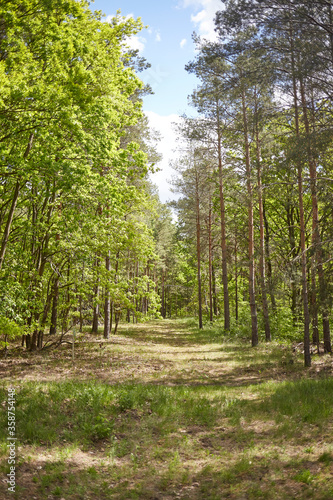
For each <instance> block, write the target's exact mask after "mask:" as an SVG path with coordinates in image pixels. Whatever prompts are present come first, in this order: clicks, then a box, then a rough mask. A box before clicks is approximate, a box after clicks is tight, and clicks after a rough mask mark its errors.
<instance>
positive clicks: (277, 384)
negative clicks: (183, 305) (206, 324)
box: [0, 320, 333, 500]
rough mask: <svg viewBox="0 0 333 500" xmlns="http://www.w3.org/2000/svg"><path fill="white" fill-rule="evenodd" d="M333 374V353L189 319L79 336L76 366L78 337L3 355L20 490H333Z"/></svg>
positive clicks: (292, 493) (130, 494)
mask: <svg viewBox="0 0 333 500" xmlns="http://www.w3.org/2000/svg"><path fill="white" fill-rule="evenodd" d="M331 375H332V358H331V357H329V356H325V357H320V358H319V357H317V358H314V359H313V367H312V368H311V370H308V371H305V370H304V369H303V360H302V356H301V354H299V353H297V352H292V349H291V348H290V347H283V346H279V345H274V344H272V345H265V344H263V345H260V346H259V347H258V348H256V349H252V348H251V347H250V345H249V343H248V342H245V341H239V340H238V341H231V340H230V339H229V340H228V339H225V338H224V339H223V338H222V337H221V333H220V332H219V331H218V329H215V330H214V329H207V330H204V331H203V332H199V331H198V330H197V329H196V328H195V327H194V326H193V323H192V322H189V321H185V320H184V321H169V320H166V321H159V322H153V323H149V324H145V325H129V326H127V325H122V326H121V328H120V330H119V334H118V335H117V336H113V337H111V338H110V340H108V341H105V340H103V339H101V338H96V337H94V336H91V335H89V334H87V333H86V334H81V335H80V336H79V337H78V342H77V343H76V345H75V362H74V363H73V361H72V347H71V345H70V344H64V345H63V346H62V347H61V348H59V349H57V350H52V349H46V350H45V351H42V352H40V353H37V354H29V353H26V352H24V351H23V350H22V349H21V348H19V347H18V348H17V349H16V350H15V351H11V352H10V353H9V356H8V358H7V359H1V360H0V376H1V378H2V382H3V387H4V390H2V396H3V403H2V408H3V409H4V410H6V401H5V400H6V388H7V387H8V385H9V384H12V385H14V386H15V388H16V390H17V398H18V401H17V405H18V410H17V433H18V449H17V455H18V458H17V463H16V467H17V490H16V497H14V498H19V499H20V500H21V499H23V500H25V499H29V500H30V499H34V498H35V499H38V500H39V499H56V498H58V499H59V498H64V499H66V500H74V499H75V500H76V499H84V500H86V499H90V498H91V499H92V498H94V499H95V498H101V499H104V498H105V499H109V498H110V499H111V498H112V499H123V500H128V499H130V498H138V499H145V500H146V499H147V500H149V499H158V500H159V499H163V500H164V499H165V500H167V499H171V498H181V499H189V500H192V499H193V500H197V499H198V500H210V499H211V500H213V499H216V500H217V499H218V500H219V499H222V498H231V499H235V500H238V499H242V498H244V499H247V498H248V499H252V498H273V499H274V498H275V499H277V500H279V499H283V498H286V499H288V500H289V499H290V498H315V499H318V500H324V499H333V469H332V464H333V446H332V408H333V400H332V398H333V396H332V394H333V385H331V382H332V378H331ZM1 425H2V426H3V428H4V429H5V428H6V411H4V412H3V413H2V420H1ZM1 443H2V448H1V450H2V465H1V467H2V471H3V473H4V476H3V477H4V480H3V482H2V485H1V486H0V496H1V495H2V496H1V498H2V497H3V496H4V495H7V492H6V486H7V485H6V484H5V482H4V481H5V476H6V472H7V469H8V463H7V461H8V456H7V455H8V450H7V448H6V436H5V435H4V437H3V441H2V442H1ZM7 496H8V495H7ZM7 496H4V498H7ZM8 498H9V497H8ZM10 498H13V496H11V497H10Z"/></svg>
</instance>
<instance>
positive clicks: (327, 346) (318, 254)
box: [299, 76, 332, 352]
mask: <svg viewBox="0 0 333 500" xmlns="http://www.w3.org/2000/svg"><path fill="white" fill-rule="evenodd" d="M299 82H300V92H301V100H302V109H303V121H304V126H305V132H306V135H307V154H308V162H309V172H310V188H311V202H312V245H313V247H314V257H313V260H314V261H315V262H316V263H317V271H318V278H319V287H320V298H321V299H322V303H321V304H320V306H321V311H322V316H323V334H324V350H325V352H332V346H331V338H330V337H331V336H330V327H329V319H328V318H329V312H328V310H327V307H326V300H325V299H326V293H327V292H326V290H327V287H326V282H325V275H324V270H323V257H322V242H321V238H320V228H319V211H318V195H317V165H316V162H315V159H314V154H313V148H312V144H311V142H310V141H311V130H310V123H309V119H308V110H307V106H306V96H305V88H304V83H303V79H302V77H301V76H300V78H299ZM315 271H316V266H315V265H314V266H313V268H312V272H313V273H315ZM315 283H316V280H315V276H314V277H313V278H312V290H311V293H312V301H311V302H312V303H313V306H314V307H313V308H312V322H313V329H314V332H313V335H314V336H315V338H316V340H317V342H318V341H319V340H318V339H317V336H318V333H316V329H317V332H318V317H317V304H316V286H315Z"/></svg>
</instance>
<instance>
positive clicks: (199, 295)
mask: <svg viewBox="0 0 333 500" xmlns="http://www.w3.org/2000/svg"><path fill="white" fill-rule="evenodd" d="M195 175H196V178H195V198H196V199H195V203H196V229H197V275H198V314H199V328H202V327H203V324H202V292H201V245H200V236H201V228H200V199H199V179H198V173H197V172H196V173H195Z"/></svg>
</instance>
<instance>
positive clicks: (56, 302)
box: [50, 276, 59, 335]
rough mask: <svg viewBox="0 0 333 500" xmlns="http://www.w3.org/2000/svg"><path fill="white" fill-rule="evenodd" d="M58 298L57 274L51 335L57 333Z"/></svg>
mask: <svg viewBox="0 0 333 500" xmlns="http://www.w3.org/2000/svg"><path fill="white" fill-rule="evenodd" d="M58 300H59V277H58V276H57V277H56V279H55V281H54V284H53V300H52V312H51V324H50V335H55V334H56V333H57V322H58Z"/></svg>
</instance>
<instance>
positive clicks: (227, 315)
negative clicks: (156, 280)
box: [216, 103, 230, 331]
mask: <svg viewBox="0 0 333 500" xmlns="http://www.w3.org/2000/svg"><path fill="white" fill-rule="evenodd" d="M216 109H217V140H218V144H217V146H218V171H219V195H220V196H219V198H220V214H221V250H222V283H223V306H224V329H225V330H226V331H229V330H230V305H229V289H228V264H227V258H228V248H227V237H226V217H225V200H224V182H223V166H222V137H221V130H220V126H221V124H220V116H219V109H218V103H217V105H216Z"/></svg>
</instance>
